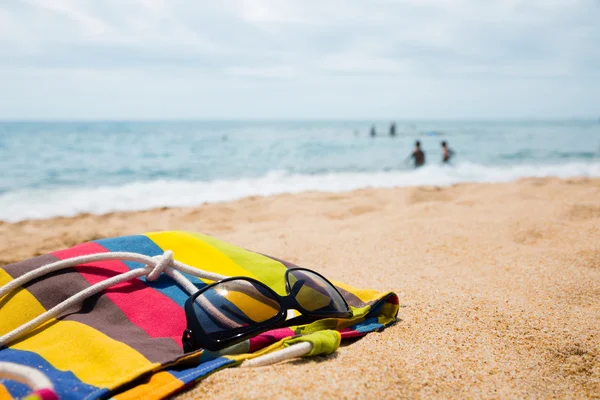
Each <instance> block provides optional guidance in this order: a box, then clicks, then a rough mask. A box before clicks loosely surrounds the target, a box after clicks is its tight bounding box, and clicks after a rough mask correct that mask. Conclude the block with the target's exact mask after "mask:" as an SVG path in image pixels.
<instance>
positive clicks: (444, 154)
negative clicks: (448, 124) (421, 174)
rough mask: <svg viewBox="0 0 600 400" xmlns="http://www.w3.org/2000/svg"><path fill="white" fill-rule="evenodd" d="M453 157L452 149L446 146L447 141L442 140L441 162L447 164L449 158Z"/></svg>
mask: <svg viewBox="0 0 600 400" xmlns="http://www.w3.org/2000/svg"><path fill="white" fill-rule="evenodd" d="M452 157H454V151H453V150H452V149H450V148H448V143H446V141H443V142H442V162H443V163H444V164H449V163H450V159H451V158H452Z"/></svg>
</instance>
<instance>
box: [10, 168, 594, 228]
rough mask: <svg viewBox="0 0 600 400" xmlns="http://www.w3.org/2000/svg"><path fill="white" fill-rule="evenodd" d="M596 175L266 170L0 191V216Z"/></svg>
mask: <svg viewBox="0 0 600 400" xmlns="http://www.w3.org/2000/svg"><path fill="white" fill-rule="evenodd" d="M549 176H555V177H560V178H569V177H576V176H587V177H600V163H568V164H560V165H515V166H510V167H508V166H504V167H499V166H485V165H480V164H474V163H461V164H458V165H456V166H436V165H429V166H426V167H423V168H420V169H417V170H410V171H387V172H372V173H366V172H365V173H360V172H356V173H326V174H320V175H299V174H289V173H285V172H281V171H274V172H270V173H268V174H267V175H265V176H263V177H260V178H252V179H239V180H214V181H210V182H202V181H196V182H193V181H182V180H154V181H147V182H134V183H130V184H126V185H122V186H106V187H63V188H52V189H28V190H20V191H15V192H5V193H0V220H4V221H10V222H16V221H20V220H25V219H40V218H50V217H55V216H71V215H76V214H79V213H93V214H103V213H107V212H112V211H134V210H144V209H149V208H156V207H184V206H196V205H200V204H202V203H214V202H222V201H230V200H236V199H240V198H243V197H247V196H269V195H274V194H281V193H300V192H306V191H322V192H343V191H349V190H354V189H361V188H370V187H379V188H390V187H400V186H418V185H439V186H444V185H451V184H455V183H460V182H507V181H512V180H515V179H518V178H523V177H549Z"/></svg>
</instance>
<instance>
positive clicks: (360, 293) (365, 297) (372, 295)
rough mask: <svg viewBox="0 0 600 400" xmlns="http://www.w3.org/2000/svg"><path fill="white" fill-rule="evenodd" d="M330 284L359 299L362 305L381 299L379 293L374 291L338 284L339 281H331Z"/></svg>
mask: <svg viewBox="0 0 600 400" xmlns="http://www.w3.org/2000/svg"><path fill="white" fill-rule="evenodd" d="M331 283H333V284H334V285H335V286H337V287H339V288H342V289H344V290H346V291H348V292H350V293H352V294H353V295H355V296H356V297H358V298H359V299H360V301H362V302H363V303H367V302H369V301H371V300H376V299H379V298H381V293H379V292H377V291H376V290H371V289H357V288H355V287H353V286H350V285H347V284H345V283H342V282H339V281H333V280H332V281H331Z"/></svg>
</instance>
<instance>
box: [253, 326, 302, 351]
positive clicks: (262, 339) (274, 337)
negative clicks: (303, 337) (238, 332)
mask: <svg viewBox="0 0 600 400" xmlns="http://www.w3.org/2000/svg"><path fill="white" fill-rule="evenodd" d="M294 335H296V333H295V332H294V331H293V330H291V329H290V328H279V329H273V330H272V331H268V332H264V333H261V334H260V335H258V336H255V337H253V338H250V351H249V352H250V353H254V352H255V351H256V350H260V349H262V348H264V347H266V346H268V345H270V344H273V343H275V342H278V341H280V340H281V339H285V338H287V337H292V336H294Z"/></svg>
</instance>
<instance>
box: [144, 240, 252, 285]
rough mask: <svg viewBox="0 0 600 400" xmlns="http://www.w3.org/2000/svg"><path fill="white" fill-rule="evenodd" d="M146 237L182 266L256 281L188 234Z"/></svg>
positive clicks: (243, 270)
mask: <svg viewBox="0 0 600 400" xmlns="http://www.w3.org/2000/svg"><path fill="white" fill-rule="evenodd" d="M146 236H148V237H149V238H150V239H151V240H152V241H153V242H154V243H156V244H157V245H158V246H159V247H160V248H162V249H163V250H171V251H173V253H174V256H175V259H176V260H177V261H179V262H182V263H184V264H187V265H190V266H192V267H196V268H198V269H202V270H204V271H209V272H215V273H217V274H221V275H226V276H249V277H251V278H255V279H258V278H257V277H256V276H255V275H254V274H252V273H250V272H249V271H247V270H245V269H244V268H242V267H240V266H239V265H237V264H236V263H234V262H233V261H232V260H231V259H230V258H229V257H227V256H226V255H225V254H223V253H221V252H220V251H219V250H217V249H215V248H214V247H212V246H210V245H209V244H207V243H205V242H204V241H202V240H201V239H200V238H197V237H195V236H193V235H190V234H188V233H185V232H176V231H171V232H152V233H147V234H146ZM207 282H208V281H207Z"/></svg>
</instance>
